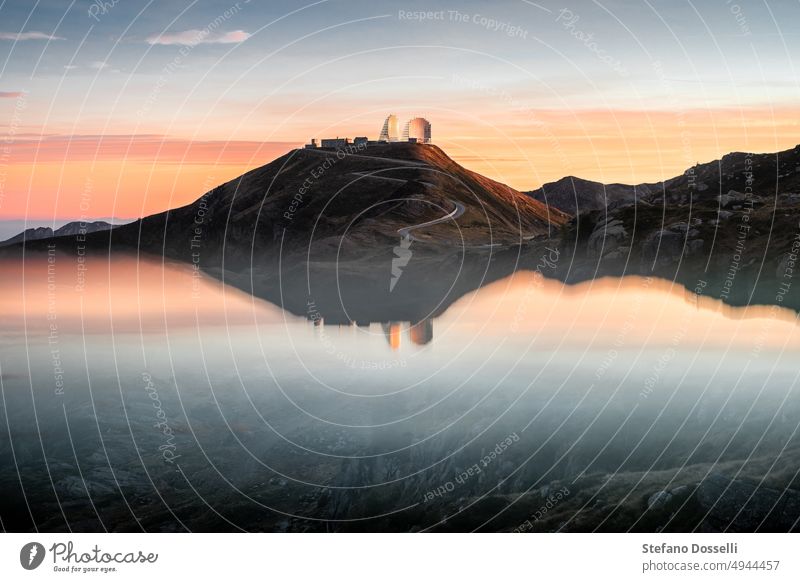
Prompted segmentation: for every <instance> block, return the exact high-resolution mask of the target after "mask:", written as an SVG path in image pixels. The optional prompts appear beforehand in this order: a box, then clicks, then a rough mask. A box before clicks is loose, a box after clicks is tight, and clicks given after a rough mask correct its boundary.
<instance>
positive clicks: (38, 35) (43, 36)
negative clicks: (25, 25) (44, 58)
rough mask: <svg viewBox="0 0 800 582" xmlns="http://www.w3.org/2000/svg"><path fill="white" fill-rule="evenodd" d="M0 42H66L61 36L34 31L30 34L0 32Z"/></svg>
mask: <svg viewBox="0 0 800 582" xmlns="http://www.w3.org/2000/svg"><path fill="white" fill-rule="evenodd" d="M0 40H15V41H21V40H65V39H64V38H63V37H61V36H54V35H52V34H47V33H45V32H38V31H35V30H32V31H30V32H0Z"/></svg>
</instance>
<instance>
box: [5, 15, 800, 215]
mask: <svg viewBox="0 0 800 582" xmlns="http://www.w3.org/2000/svg"><path fill="white" fill-rule="evenodd" d="M98 4H102V3H98ZM107 4H110V3H107ZM535 4H536V5H534V3H526V2H523V1H512V0H507V1H504V2H492V3H486V2H478V1H467V2H460V3H458V6H459V7H458V11H459V13H460V14H462V15H463V16H464V18H465V19H466V21H465V22H462V21H460V20H458V19H456V18H455V17H454V16H451V14H450V13H449V12H448V11H449V10H453V7H452V6H451V5H446V4H445V3H441V2H422V1H416V2H414V1H409V2H403V3H399V4H398V3H394V2H393V3H388V2H367V1H366V0H363V1H362V0H357V1H344V0H330V1H328V2H325V1H322V2H317V3H308V5H307V6H308V7H307V8H303V5H302V4H300V3H297V2H288V1H287V2H269V3H263V2H245V1H244V0H242V1H241V2H239V3H238V4H237V3H235V2H231V1H229V0H217V1H202V2H197V3H190V2H159V3H157V4H151V5H150V6H149V7H147V5H146V4H143V3H135V2H119V3H117V4H116V5H114V6H113V7H111V8H108V9H107V11H106V12H105V13H102V12H101V13H99V14H97V13H96V19H93V18H91V17H90V16H89V14H88V11H89V10H90V6H92V4H91V3H90V2H88V1H86V0H84V1H83V2H78V3H76V4H75V6H73V7H72V8H71V9H68V6H69V4H68V3H60V2H58V3H53V2H47V3H38V4H36V5H35V8H32V5H30V4H28V3H11V4H9V3H5V4H4V5H3V7H2V9H0V15H1V18H0V23H2V24H0V33H2V34H0V38H2V39H4V40H0V62H2V63H3V64H2V66H1V67H2V68H0V72H2V82H1V83H0V119H2V120H3V121H2V126H0V133H2V134H4V135H7V134H9V133H14V134H15V135H16V138H15V141H16V142H17V146H16V147H15V148H14V151H12V154H11V155H12V156H15V158H14V160H15V162H16V163H15V164H14V165H13V166H12V168H11V169H10V172H9V176H8V178H7V183H6V184H4V185H5V192H6V196H5V201H4V203H3V205H2V207H0V216H2V217H7V218H10V217H21V216H24V215H25V214H26V213H28V214H30V215H32V216H37V217H42V216H45V217H46V216H48V213H52V212H53V208H55V213H56V214H57V215H59V216H72V217H75V216H78V215H79V214H80V212H79V208H80V194H81V193H82V192H85V191H86V190H87V179H91V188H90V189H91V191H92V194H93V202H92V207H91V214H92V215H93V216H107V215H111V214H116V215H119V216H138V215H140V214H142V213H149V212H152V211H155V210H159V209H163V208H165V207H167V206H175V205H179V204H181V203H185V202H187V201H189V200H192V199H194V198H196V197H197V196H198V195H199V194H200V193H202V191H203V187H204V184H206V182H208V181H210V183H211V185H212V186H213V185H214V184H216V183H219V182H221V181H224V180H225V179H230V178H232V177H235V176H236V175H237V174H239V173H241V172H242V171H243V170H245V169H247V168H250V167H253V166H257V165H260V164H262V163H264V162H266V161H269V160H271V159H273V158H274V157H276V156H277V155H279V154H280V153H282V152H284V151H286V150H287V149H288V148H289V147H291V146H292V145H296V144H300V143H302V142H303V141H305V140H306V139H308V138H310V137H314V136H316V137H322V136H327V135H335V134H340V135H351V136H353V135H356V134H358V135H369V136H373V137H375V135H376V134H377V132H378V130H379V127H380V123H381V120H382V118H383V117H384V116H385V114H386V113H388V112H390V111H393V112H395V113H397V114H398V116H400V117H401V119H405V118H407V117H410V116H411V115H413V114H417V113H420V114H424V115H426V116H427V117H429V118H430V119H431V121H432V122H433V125H434V139H435V140H436V141H437V143H439V144H440V145H442V146H443V147H445V149H446V150H447V151H448V152H450V153H451V154H452V155H453V156H455V157H456V158H457V159H459V160H461V161H462V162H463V163H465V164H466V165H468V167H470V168H474V169H476V170H478V171H481V172H483V173H486V174H489V175H490V176H492V177H495V178H498V179H500V180H501V181H504V182H507V183H510V184H511V185H513V186H515V187H518V188H521V189H529V188H532V187H534V186H536V185H538V184H540V183H542V182H544V181H548V180H553V179H557V178H559V177H561V176H563V175H565V174H580V175H582V176H584V177H588V178H594V179H603V180H605V181H609V182H613V181H628V182H630V181H648V180H653V179H658V178H662V177H669V176H671V175H674V174H677V173H679V172H680V171H681V170H682V169H684V168H685V167H687V166H690V165H692V164H693V163H694V162H695V161H698V160H700V161H708V160H710V159H714V158H717V157H719V156H720V155H721V154H724V153H726V152H728V151H731V150H743V149H752V150H758V151H775V150H779V149H784V148H787V147H790V146H792V145H795V144H794V142H795V141H796V134H797V121H796V107H795V103H796V99H797V87H798V83H797V74H796V71H795V65H794V62H793V61H792V55H795V54H798V36H797V33H796V32H795V31H794V29H793V28H791V24H790V23H793V22H794V21H796V20H797V16H798V10H800V8H798V6H797V4H796V3H792V2H770V3H769V4H758V5H750V4H747V5H745V4H746V3H741V4H742V6H741V8H740V9H741V12H740V13H739V14H734V13H733V12H732V8H731V7H730V6H729V5H728V4H726V3H724V2H720V3H688V2H686V3H684V2H678V3H676V2H667V1H665V0H661V1H657V2H650V3H646V2H633V1H623V0H615V1H612V2H606V3H602V4H595V3H593V2H586V1H580V2H574V3H572V4H567V5H566V6H567V7H568V9H569V10H570V11H571V13H572V16H571V17H569V14H567V13H561V12H560V10H562V8H563V7H564V6H565V5H564V4H561V3H558V4H555V3H552V2H548V1H547V0H543V1H542V2H539V3H535ZM737 7H738V5H737ZM226 10H227V11H228V13H227V16H226V15H225V14H226ZM400 10H402V11H404V12H405V13H408V12H414V11H419V10H426V11H432V10H444V12H443V13H442V15H441V19H437V20H430V21H425V22H420V21H418V20H414V19H408V18H400ZM95 12H96V10H95ZM576 17H577V20H575V18H576ZM484 18H486V19H493V20H495V21H497V22H498V23H499V24H498V26H503V27H505V28H504V29H500V30H491V27H490V25H488V24H487V23H486V21H484V20H483V19H484ZM215 22H216V24H214V25H212V26H213V28H214V30H213V31H212V32H211V33H210V34H209V35H208V36H207V37H205V38H204V40H205V41H207V42H203V43H201V44H195V45H193V46H187V45H185V44H183V45H182V44H180V43H186V42H191V39H192V38H194V37H193V36H192V34H191V31H192V30H201V29H203V28H205V27H207V26H209V24H210V23H215ZM510 27H517V28H516V30H518V32H517V33H515V34H514V35H511V36H510V35H508V34H505V33H504V32H503V30H510ZM33 32H40V33H42V34H43V35H45V36H51V37H54V38H53V40H50V41H47V40H43V39H41V38H32V39H31V38H30V37H31V33H33ZM18 34H22V35H23V36H20V37H19V38H20V39H26V38H27V39H28V40H19V41H17V42H15V41H14V40H12V39H13V38H15V36H16V35H18ZM25 35H27V36H25ZM588 35H591V38H590V39H589V40H580V39H579V38H576V36H579V37H581V38H583V39H586V38H588ZM34 36H36V35H34ZM211 41H213V42H211ZM604 59H605V60H604ZM612 63H619V66H616V65H612ZM165 68H166V70H167V71H168V72H167V73H166V74H165ZM620 71H623V72H624V74H620ZM21 91H22V92H25V97H24V103H23V104H22V105H19V104H18V99H17V97H16V96H15V95H16V93H18V92H21ZM682 109H685V110H687V111H686V112H685V113H677V110H682ZM41 134H46V135H48V136H50V138H49V139H48V141H46V142H45V143H43V144H40V142H39V141H38V136H39V135H41ZM65 136H66V137H65ZM71 136H83V137H82V138H81V140H80V141H79V142H70V138H71ZM98 136H107V137H106V138H105V139H104V140H100V139H99V138H98ZM25 140H33V141H28V142H26V141H25ZM687 140H688V142H689V146H690V147H689V148H686V147H685V143H684V142H685V141H687ZM194 142H198V143H194ZM39 146H41V147H39ZM95 157H97V158H98V163H96V164H95V163H93V160H95ZM205 189H208V187H206V188H205ZM10 194H16V196H11V195H10ZM28 194H30V196H28ZM56 195H58V202H57V204H56V203H55V200H56V199H55V196H56ZM29 198H30V206H28V205H27V200H28V199H29Z"/></svg>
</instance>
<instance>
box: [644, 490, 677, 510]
mask: <svg viewBox="0 0 800 582" xmlns="http://www.w3.org/2000/svg"><path fill="white" fill-rule="evenodd" d="M670 499H672V493H669V492H668V491H659V492H658V493H654V494H653V495H651V496H650V497H649V498H648V500H647V509H661V508H662V507H664V506H665V505H666V504H667V503H669V500H670Z"/></svg>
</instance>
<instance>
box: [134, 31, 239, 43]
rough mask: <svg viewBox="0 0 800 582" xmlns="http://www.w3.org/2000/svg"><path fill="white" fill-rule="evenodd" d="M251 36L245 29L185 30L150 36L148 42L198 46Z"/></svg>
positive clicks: (233, 41)
mask: <svg viewBox="0 0 800 582" xmlns="http://www.w3.org/2000/svg"><path fill="white" fill-rule="evenodd" d="M248 38H250V33H249V32H245V31H244V30H232V31H230V32H209V31H208V30H197V29H192V30H184V31H181V32H170V33H165V34H159V35H155V36H150V37H148V38H147V43H148V44H160V45H182V46H196V45H198V44H236V43H240V42H244V41H246V40H247V39H248Z"/></svg>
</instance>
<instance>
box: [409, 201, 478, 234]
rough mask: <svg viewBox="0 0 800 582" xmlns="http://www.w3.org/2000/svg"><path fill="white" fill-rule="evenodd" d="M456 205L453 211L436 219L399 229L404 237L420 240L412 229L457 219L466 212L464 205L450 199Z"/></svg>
mask: <svg viewBox="0 0 800 582" xmlns="http://www.w3.org/2000/svg"><path fill="white" fill-rule="evenodd" d="M448 201H449V202H451V203H452V204H453V206H455V208H453V210H452V211H451V212H449V213H448V214H446V215H444V216H442V217H441V218H436V219H434V220H429V221H428V222H423V223H421V224H415V225H414V226H406V227H405V228H400V229H398V230H397V232H398V233H400V236H401V237H402V238H407V239H409V240H418V239H417V238H416V237H414V235H412V234H411V231H412V230H417V229H418V228H424V227H426V226H433V225H434V224H439V223H441V222H446V221H448V220H455V219H456V218H458V217H459V216H461V215H462V214H464V205H463V204H459V203H458V202H455V201H454V200H449V199H448Z"/></svg>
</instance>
